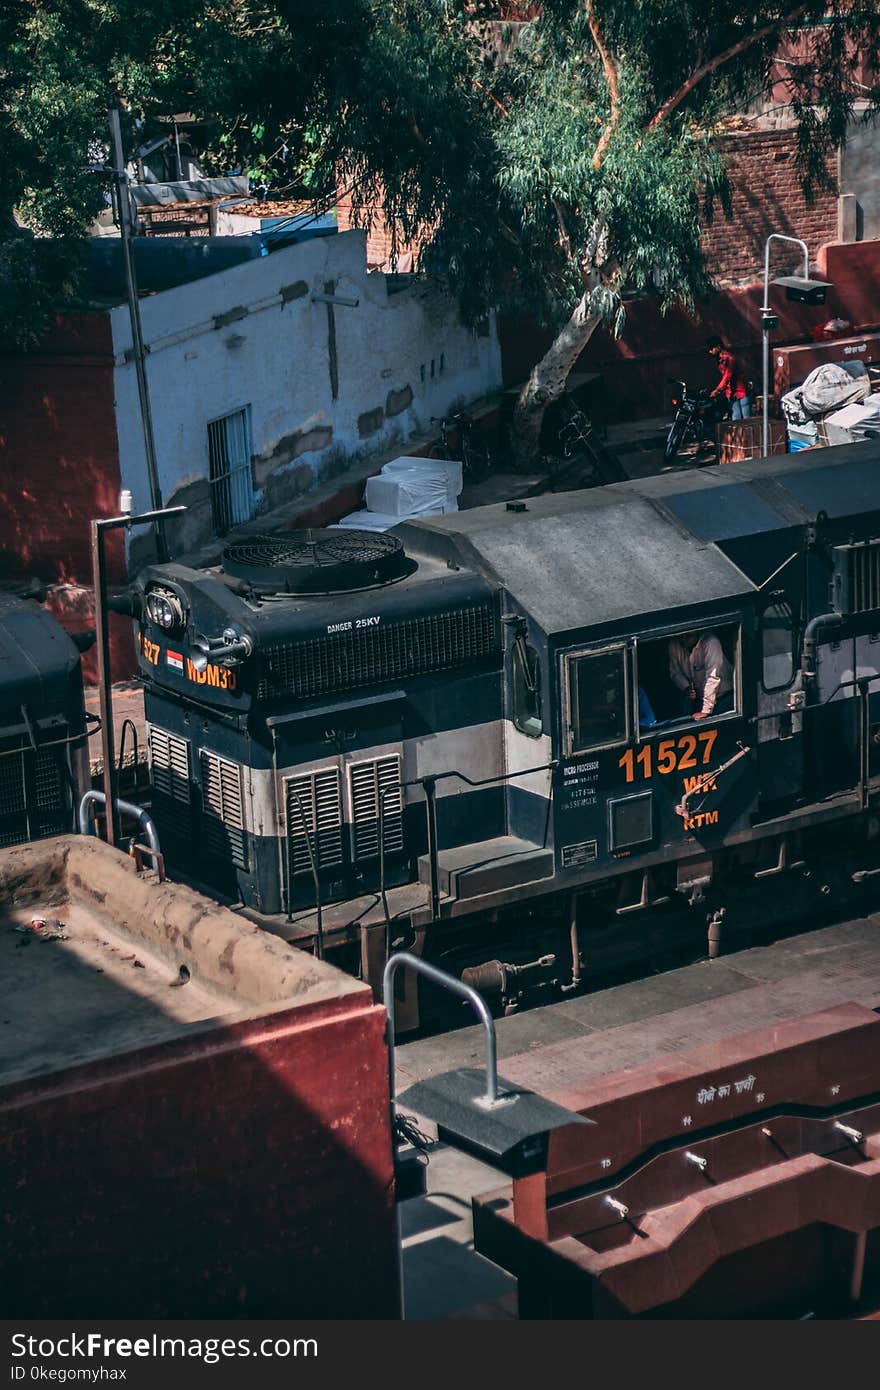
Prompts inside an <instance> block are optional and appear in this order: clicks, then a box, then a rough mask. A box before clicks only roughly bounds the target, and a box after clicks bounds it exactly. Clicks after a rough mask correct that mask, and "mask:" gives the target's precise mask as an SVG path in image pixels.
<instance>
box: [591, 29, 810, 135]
mask: <svg viewBox="0 0 880 1390" xmlns="http://www.w3.org/2000/svg"><path fill="white" fill-rule="evenodd" d="M811 8H812V6H811V5H810V4H806V5H795V6H794V8H793V9H791V10H789V12H788V14H784V15H780V17H779V18H778V19H774V20H771V21H770V23H769V24H764V25H762V27H761V28H760V29H756V30H755V32H754V33H753V34H749V35H748V36H747V37H746V38H744V39H739V40H738V41H737V42H736V43H734V44H731V45H730V47H729V48H726V49H725V50H724V52H723V53H717V54H716V55H715V57H714V58H710V59H709V61H708V62H707V63H704V64H703V66H702V67H700V68H696V69H695V70H694V72H692V73H691V75H690V77H689V78H688V79H687V81H685V82H683V83H682V84H681V86H680V87H679V89H678V91H677V92H673V94H672V96H671V97H669V98H668V99H667V100H666V101H664V103H663V105H662V106H661V107H660V109H659V110H658V111H657V112H656V113H655V114H654V115H653V116H652V117H651V119H650V121H649V122H648V126H647V129H648V130H653V129H654V128H655V127H656V126H658V125H660V123H661V121H664V120H665V119H666V117H667V116H668V115H669V114H670V112H672V111H674V110H675V108H676V107H677V106H680V105H681V103H682V102H683V101H684V99H685V97H686V96H688V94H689V93H690V92H692V91H693V89H694V87H696V86H697V85H698V84H699V83H700V82H702V80H703V78H704V77H708V76H709V74H710V73H712V72H715V71H717V69H718V68H720V67H723V66H724V64H725V63H729V62H730V60H731V58H738V57H739V55H740V53H744V52H745V50H746V49H747V48H751V46H752V44H754V43H757V42H758V41H759V39H763V38H766V37H767V35H768V34H772V33H773V30H774V29H778V28H781V27H782V26H783V25H785V24H791V23H792V21H793V20H795V19H798V18H799V17H800V16H801V15H802V14H803V13H804V12H805V11H806V10H809V9H811ZM603 138H604V137H603ZM594 162H595V161H594Z"/></svg>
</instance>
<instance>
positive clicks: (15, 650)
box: [0, 593, 79, 728]
mask: <svg viewBox="0 0 880 1390" xmlns="http://www.w3.org/2000/svg"><path fill="white" fill-rule="evenodd" d="M78 663H79V652H78V651H77V649H76V647H75V646H74V644H73V642H72V641H71V639H70V638H69V637H68V635H67V633H66V632H65V631H64V630H63V629H62V628H61V627H60V626H59V625H58V623H57V622H56V621H55V619H54V618H53V617H52V615H51V613H47V612H46V610H45V609H44V608H41V607H40V606H39V604H37V603H35V602H34V601H33V600H32V599H23V598H18V597H15V596H13V595H11V594H3V593H0V727H4V728H5V727H7V726H8V725H10V724H15V725H18V724H20V723H21V707H22V704H24V705H26V706H27V709H28V711H29V714H30V716H31V717H33V718H34V719H37V718H42V717H44V716H46V715H49V714H57V713H58V712H59V710H60V709H63V707H64V703H65V701H66V700H67V699H68V696H69V684H70V676H71V672H72V671H74V670H75V669H76V667H77V665H78Z"/></svg>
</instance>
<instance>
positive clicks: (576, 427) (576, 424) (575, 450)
mask: <svg viewBox="0 0 880 1390" xmlns="http://www.w3.org/2000/svg"><path fill="white" fill-rule="evenodd" d="M559 410H560V412H561V413H562V415H563V422H562V424H561V425H560V427H559V430H558V431H557V435H556V438H557V441H558V443H559V451H560V453H561V454H562V457H563V458H564V459H571V458H574V457H575V456H576V455H577V454H582V453H584V452H585V451H586V452H587V453H592V449H593V443H592V439H591V435H592V433H593V425H592V421H591V420H590V418H589V416H587V415H585V414H584V412H583V411H582V410H581V408H580V406H577V405H575V403H574V401H573V400H572V399H571V397H570V396H562V397H561V398H560V400H559Z"/></svg>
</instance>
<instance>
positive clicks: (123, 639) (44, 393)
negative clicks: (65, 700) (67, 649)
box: [0, 313, 135, 685]
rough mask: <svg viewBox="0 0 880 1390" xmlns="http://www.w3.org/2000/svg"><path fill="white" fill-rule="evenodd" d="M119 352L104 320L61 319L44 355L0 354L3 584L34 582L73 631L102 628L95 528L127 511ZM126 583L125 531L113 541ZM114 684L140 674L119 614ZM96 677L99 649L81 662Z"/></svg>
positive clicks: (117, 579) (113, 576)
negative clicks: (119, 427) (117, 393)
mask: <svg viewBox="0 0 880 1390" xmlns="http://www.w3.org/2000/svg"><path fill="white" fill-rule="evenodd" d="M115 411H116V407H115V401H114V396H113V347H112V341H111V336H110V317H109V315H108V314H105V313H83V314H69V315H58V317H57V318H56V320H55V322H54V324H53V325H52V327H51V328H50V330H49V332H48V333H47V334H46V337H45V338H44V340H43V342H42V343H41V344H40V348H39V350H38V351H36V352H29V353H18V354H11V353H5V354H0V579H8V578H18V577H19V576H21V575H35V576H36V577H37V578H39V579H43V580H45V581H46V583H47V584H48V585H49V600H48V605H47V606H48V607H49V609H50V610H51V611H52V612H53V613H54V615H55V617H56V618H57V619H58V621H59V622H60V623H61V626H62V627H64V628H66V629H67V630H68V631H69V632H76V631H79V630H81V629H83V628H86V627H92V626H93V625H94V603H93V600H92V590H91V582H92V562H91V550H90V525H89V523H90V522H91V521H92V519H93V518H94V517H100V516H115V515H116V513H117V512H118V510H119V487H120V475H119V449H118V443H117V436H116V413H115ZM106 542H107V545H106V549H107V567H108V578H109V581H110V584H111V586H119V585H122V584H124V583H125V580H126V574H125V555H124V542H123V537H122V532H120V531H117V532H111V533H110V535H108V536H107V538H106ZM110 627H111V666H112V674H113V678H114V679H115V680H126V679H128V678H129V677H131V676H132V675H134V673H135V661H134V645H133V642H132V636H131V623H130V622H129V621H127V620H126V619H122V618H116V617H111V619H110ZM83 677H84V680H85V682H86V684H87V685H88V684H90V683H92V682H94V681H95V679H96V656H95V650H94V648H93V649H92V650H91V651H90V652H88V653H87V654H86V655H85V657H84V658H83Z"/></svg>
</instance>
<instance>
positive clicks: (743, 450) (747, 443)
mask: <svg viewBox="0 0 880 1390" xmlns="http://www.w3.org/2000/svg"><path fill="white" fill-rule="evenodd" d="M762 429H763V424H762V421H761V417H760V416H759V415H752V416H750V418H749V419H748V420H722V422H721V424H719V426H718V434H717V442H718V462H719V463H739V462H740V460H742V459H759V458H763V456H764V450H763V448H762V446H761V437H762ZM787 449H788V435H787V434H786V430H785V422H784V421H783V420H771V421H770V453H771V454H784V453H786V451H787Z"/></svg>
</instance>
